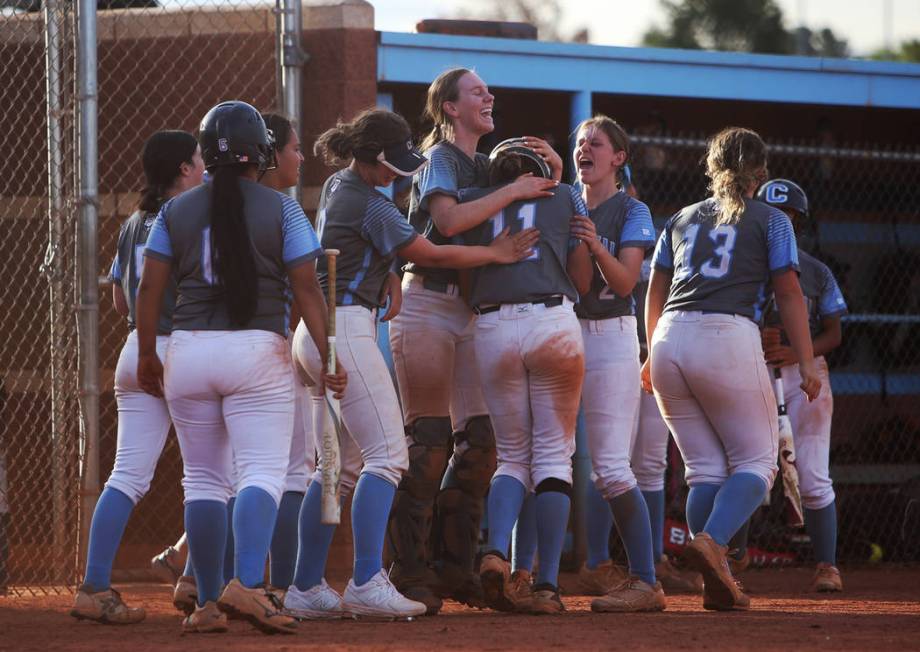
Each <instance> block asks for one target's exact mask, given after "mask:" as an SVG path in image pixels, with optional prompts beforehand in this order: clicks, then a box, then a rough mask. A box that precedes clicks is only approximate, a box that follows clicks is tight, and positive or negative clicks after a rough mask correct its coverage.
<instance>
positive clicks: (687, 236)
mask: <svg viewBox="0 0 920 652" xmlns="http://www.w3.org/2000/svg"><path fill="white" fill-rule="evenodd" d="M699 231H700V225H699V224H691V225H690V226H688V227H687V230H686V232H684V250H683V255H682V257H681V263H680V268H681V274H680V276H681V278H686V277H688V276H690V275H692V274H693V272H694V270H693V248H694V246H696V237H697V235H699ZM737 236H738V231H737V230H736V229H735V227H734V226H732V225H731V224H722V225H720V226H717V227H715V228H714V229H712V230H711V231H709V239H710V240H712V241H713V243H715V249H714V250H713V252H712V253H713V255H712V257H711V258H707V259H706V260H704V261H703V262H701V263H700V268H699V273H700V274H701V275H702V276H705V277H706V278H722V277H723V276H725V275H726V274H728V268H729V267H730V266H731V264H732V251H733V250H734V248H735V238H736V237H737Z"/></svg>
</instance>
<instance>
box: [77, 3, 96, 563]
mask: <svg viewBox="0 0 920 652" xmlns="http://www.w3.org/2000/svg"><path fill="white" fill-rule="evenodd" d="M78 12H79V13H78V15H77V21H78V26H77V102H78V120H77V123H76V124H77V137H76V141H77V156H78V159H79V160H78V162H77V171H78V175H79V181H80V195H79V207H80V213H79V227H78V236H77V254H78V255H77V281H78V284H77V286H78V288H79V294H80V296H79V312H78V316H77V319H78V329H79V330H78V342H79V344H78V348H79V356H80V358H79V359H80V362H79V369H80V416H81V420H80V425H81V427H80V429H81V433H80V434H81V441H82V444H83V456H82V458H83V468H82V474H81V485H82V500H81V506H80V507H81V508H80V551H81V557H82V556H83V554H84V552H85V550H86V544H87V542H88V539H89V526H90V520H91V517H92V513H93V509H94V508H95V505H96V500H97V498H98V496H99V282H98V276H97V238H98V235H97V232H98V204H99V199H98V192H99V190H98V188H99V168H98V152H99V146H98V141H97V137H98V134H97V109H98V103H97V57H96V48H97V45H96V0H80V2H79V9H78Z"/></svg>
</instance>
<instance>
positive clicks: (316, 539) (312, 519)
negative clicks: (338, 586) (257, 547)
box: [294, 480, 335, 591]
mask: <svg viewBox="0 0 920 652" xmlns="http://www.w3.org/2000/svg"><path fill="white" fill-rule="evenodd" d="M322 505H323V485H322V483H320V482H318V481H316V480H314V481H313V482H311V483H310V486H309V487H307V495H306V496H304V499H303V504H301V506H300V523H299V524H300V537H299V544H298V548H297V569H296V570H295V571H294V586H296V587H297V588H298V589H299V590H301V591H306V590H307V589H310V588H312V587H314V586H316V585H317V584H319V583H320V582H321V581H322V579H323V574H324V573H325V572H326V559H327V558H328V556H329V546H331V545H332V537H333V536H334V535H335V526H334V525H323V524H322V523H321V522H320V517H321V515H322Z"/></svg>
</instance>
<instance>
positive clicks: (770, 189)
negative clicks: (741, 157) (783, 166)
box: [756, 179, 808, 216]
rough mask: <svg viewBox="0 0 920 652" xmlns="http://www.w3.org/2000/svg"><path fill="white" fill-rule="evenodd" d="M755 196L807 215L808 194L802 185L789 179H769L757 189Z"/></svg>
mask: <svg viewBox="0 0 920 652" xmlns="http://www.w3.org/2000/svg"><path fill="white" fill-rule="evenodd" d="M756 198H757V199H758V200H760V201H762V202H764V203H765V204H770V206H776V207H777V208H792V209H794V210H797V211H798V212H799V213H801V214H802V215H803V216H807V215H808V196H807V195H806V194H805V191H804V190H802V187H801V186H800V185H799V184H797V183H796V182H794V181H789V179H770V180H769V181H767V182H766V183H765V184H763V185H762V186H760V188H759V189H758V190H757V195H756Z"/></svg>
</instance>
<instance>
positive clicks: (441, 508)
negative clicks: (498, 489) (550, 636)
mask: <svg viewBox="0 0 920 652" xmlns="http://www.w3.org/2000/svg"><path fill="white" fill-rule="evenodd" d="M454 441H455V444H454V453H453V456H452V457H451V460H450V463H449V465H448V467H447V473H445V475H444V481H443V483H442V484H441V491H440V493H439V494H438V500H437V518H436V521H435V532H434V533H433V534H432V538H433V539H434V540H435V545H436V550H437V557H438V559H439V561H440V576H441V583H442V590H443V591H444V592H445V593H446V594H447V595H450V596H452V597H454V598H456V599H457V600H459V601H461V602H467V603H469V602H470V601H471V600H472V601H473V602H476V601H477V600H476V595H475V594H477V593H478V582H477V581H476V579H477V576H476V574H475V572H474V563H475V559H476V553H477V550H478V547H479V532H480V522H481V520H482V509H483V500H484V498H485V495H486V492H487V491H488V489H489V481H490V480H491V479H492V475H493V474H494V473H495V466H496V453H495V434H494V433H493V431H492V423H491V421H490V420H489V417H488V416H478V417H473V418H472V419H470V420H469V422H468V423H467V426H466V430H464V431H462V432H458V433H455V434H454ZM471 583H472V585H471Z"/></svg>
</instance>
